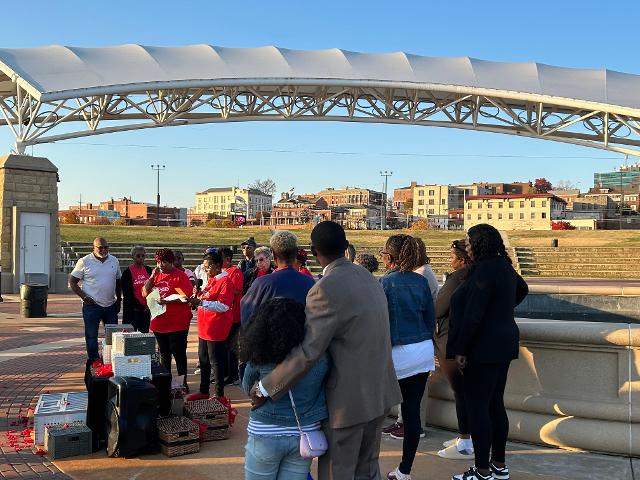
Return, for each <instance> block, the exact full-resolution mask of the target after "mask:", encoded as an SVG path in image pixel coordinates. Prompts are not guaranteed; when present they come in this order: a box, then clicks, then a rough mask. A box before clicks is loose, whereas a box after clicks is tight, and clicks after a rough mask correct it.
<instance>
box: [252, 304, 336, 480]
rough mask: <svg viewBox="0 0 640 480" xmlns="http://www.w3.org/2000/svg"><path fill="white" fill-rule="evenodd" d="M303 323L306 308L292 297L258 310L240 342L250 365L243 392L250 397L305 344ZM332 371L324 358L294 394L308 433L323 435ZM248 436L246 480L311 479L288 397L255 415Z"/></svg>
mask: <svg viewBox="0 0 640 480" xmlns="http://www.w3.org/2000/svg"><path fill="white" fill-rule="evenodd" d="M304 322H305V314H304V305H302V304H300V303H298V302H296V301H294V300H291V299H288V298H274V299H271V300H269V301H267V302H265V303H263V304H262V305H261V306H260V307H259V308H258V309H257V310H256V312H255V313H254V314H253V316H252V319H251V321H250V322H249V324H248V325H247V326H246V329H245V330H244V331H243V332H242V334H241V337H240V355H241V357H242V358H243V360H244V361H246V362H247V367H246V369H245V371H244V376H243V377H242V387H243V389H244V390H245V392H246V393H247V394H249V393H250V390H251V388H252V387H253V385H254V384H255V383H256V382H257V381H259V380H260V379H262V378H264V377H265V376H267V375H268V374H269V373H270V372H271V370H273V368H274V367H275V366H276V365H277V364H278V363H280V362H281V361H282V360H284V359H285V357H286V356H287V354H288V353H289V352H290V351H291V349H292V348H293V347H295V346H297V345H299V344H300V343H301V342H302V340H303V338H304V329H305V327H304ZM329 366H330V365H329V356H328V354H326V353H325V354H324V356H322V357H320V359H319V360H318V362H317V363H316V364H315V365H314V366H313V368H311V370H309V372H308V373H307V374H306V375H305V376H304V377H302V379H301V380H300V381H299V382H298V383H296V386H295V387H294V388H293V389H292V390H291V393H292V395H293V399H294V401H295V405H296V411H297V412H298V418H299V420H300V426H301V428H302V430H303V431H305V432H308V431H314V430H320V422H321V421H322V420H324V419H325V418H327V417H328V416H329V414H328V411H327V402H326V399H325V393H324V381H325V378H326V376H327V373H328V371H329ZM247 431H248V433H249V438H248V439H247V445H246V447H245V467H244V468H245V478H246V479H247V480H252V479H261V480H267V479H274V480H275V479H286V480H289V479H290V480H297V479H300V480H306V479H307V476H308V474H309V471H310V468H311V459H306V458H302V457H301V456H300V431H299V430H298V424H297V423H296V417H295V415H294V413H293V408H292V406H291V400H290V399H289V395H285V396H283V397H282V398H281V399H280V400H278V401H275V402H274V401H273V400H271V399H267V401H266V403H264V404H263V405H262V406H260V407H258V408H256V409H255V410H251V413H250V416H249V425H248V426H247Z"/></svg>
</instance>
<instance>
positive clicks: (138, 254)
mask: <svg viewBox="0 0 640 480" xmlns="http://www.w3.org/2000/svg"><path fill="white" fill-rule="evenodd" d="M134 257H135V258H144V257H146V255H145V254H144V253H136V254H135V255H134Z"/></svg>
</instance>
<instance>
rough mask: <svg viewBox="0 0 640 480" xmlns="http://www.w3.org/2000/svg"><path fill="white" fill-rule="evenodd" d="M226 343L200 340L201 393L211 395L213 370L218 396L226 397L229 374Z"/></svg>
mask: <svg viewBox="0 0 640 480" xmlns="http://www.w3.org/2000/svg"><path fill="white" fill-rule="evenodd" d="M227 355H228V354H227V346H226V342H213V341H210V340H203V339H202V338H201V339H199V340H198V358H199V359H200V393H204V394H206V395H208V394H209V390H210V388H211V370H212V369H213V381H214V382H215V384H216V395H217V396H218V397H222V396H224V379H225V376H226V374H227V360H228V358H227Z"/></svg>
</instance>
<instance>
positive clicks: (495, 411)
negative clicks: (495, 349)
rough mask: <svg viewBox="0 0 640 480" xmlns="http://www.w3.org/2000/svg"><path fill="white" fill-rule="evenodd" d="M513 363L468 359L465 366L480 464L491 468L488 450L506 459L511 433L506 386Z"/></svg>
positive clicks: (466, 391) (466, 392)
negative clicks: (477, 361) (483, 361)
mask: <svg viewBox="0 0 640 480" xmlns="http://www.w3.org/2000/svg"><path fill="white" fill-rule="evenodd" d="M510 363H511V362H505V363H487V364H481V363H480V364H478V363H476V364H473V363H469V364H468V365H467V366H466V367H465V369H464V380H463V386H464V395H465V405H466V407H467V418H468V419H469V425H470V426H471V440H473V449H474V450H475V457H476V458H475V465H476V467H477V468H489V451H491V458H492V459H493V460H495V461H496V462H504V457H505V453H504V451H505V448H506V445H507V435H508V434H509V418H508V417H507V411H506V410H505V408H504V388H505V385H506V383H507V373H508V372H509V365H510Z"/></svg>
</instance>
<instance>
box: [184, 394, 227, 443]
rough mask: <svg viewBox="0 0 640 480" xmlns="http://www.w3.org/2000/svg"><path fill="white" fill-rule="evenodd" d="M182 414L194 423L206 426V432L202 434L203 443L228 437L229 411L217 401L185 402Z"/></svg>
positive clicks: (212, 399) (213, 399)
mask: <svg viewBox="0 0 640 480" xmlns="http://www.w3.org/2000/svg"><path fill="white" fill-rule="evenodd" d="M184 414H185V416H186V417H188V418H190V419H191V420H193V421H194V422H195V423H197V424H202V425H206V431H204V432H203V433H202V441H203V442H208V441H211V440H224V439H225V438H228V437H229V410H228V409H227V407H225V406H224V405H223V404H222V403H221V402H220V401H219V400H218V399H216V398H209V399H207V400H194V401H191V402H185V403H184Z"/></svg>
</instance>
